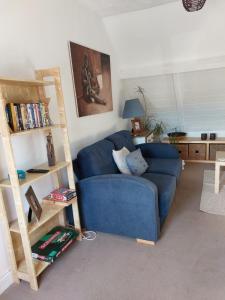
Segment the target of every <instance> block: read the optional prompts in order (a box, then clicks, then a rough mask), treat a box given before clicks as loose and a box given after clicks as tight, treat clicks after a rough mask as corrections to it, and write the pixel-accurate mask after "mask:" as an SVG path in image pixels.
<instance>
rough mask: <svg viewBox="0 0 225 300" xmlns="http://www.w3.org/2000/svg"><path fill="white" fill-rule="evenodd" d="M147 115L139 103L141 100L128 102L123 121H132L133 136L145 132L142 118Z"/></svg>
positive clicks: (125, 106)
mask: <svg viewBox="0 0 225 300" xmlns="http://www.w3.org/2000/svg"><path fill="white" fill-rule="evenodd" d="M144 115H145V111H144V109H143V107H142V105H141V103H140V101H139V99H130V100H126V102H125V105H124V109H123V116H122V117H123V119H131V118H133V120H131V123H132V134H133V135H138V134H140V133H141V132H142V131H143V128H142V125H141V120H140V117H143V116H144Z"/></svg>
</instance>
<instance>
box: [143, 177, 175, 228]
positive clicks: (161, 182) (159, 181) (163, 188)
mask: <svg viewBox="0 0 225 300" xmlns="http://www.w3.org/2000/svg"><path fill="white" fill-rule="evenodd" d="M142 177H144V178H146V179H148V180H150V181H152V182H153V183H154V184H155V185H156V186H157V189H158V199H159V218H160V224H163V222H164V221H165V219H166V217H167V215H168V213H169V209H170V206H171V204H172V201H173V197H174V194H175V191H176V177H174V176H170V175H165V174H153V173H144V174H143V175H142Z"/></svg>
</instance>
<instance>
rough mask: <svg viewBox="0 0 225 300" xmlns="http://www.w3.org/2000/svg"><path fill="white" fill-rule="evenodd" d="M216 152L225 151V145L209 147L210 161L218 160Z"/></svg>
mask: <svg viewBox="0 0 225 300" xmlns="http://www.w3.org/2000/svg"><path fill="white" fill-rule="evenodd" d="M216 151H225V145H223V144H211V145H209V159H210V160H216Z"/></svg>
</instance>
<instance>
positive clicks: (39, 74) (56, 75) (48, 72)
mask: <svg viewBox="0 0 225 300" xmlns="http://www.w3.org/2000/svg"><path fill="white" fill-rule="evenodd" d="M35 73H36V79H38V80H44V77H52V78H53V79H54V82H55V90H56V98H57V104H58V110H59V118H60V124H63V125H64V126H62V132H63V147H64V153H65V159H66V161H67V162H68V163H69V165H68V167H67V174H68V181H69V188H70V189H75V178H74V172H73V164H72V157H71V152H70V142H69V135H68V129H67V121H66V113H65V104H64V96H63V92H62V85H61V77H60V69H59V68H52V69H44V70H37V71H36V72H35ZM72 210H73V218H74V225H75V228H76V229H77V230H79V231H81V226H80V217H79V210H78V203H77V201H75V203H73V204H72Z"/></svg>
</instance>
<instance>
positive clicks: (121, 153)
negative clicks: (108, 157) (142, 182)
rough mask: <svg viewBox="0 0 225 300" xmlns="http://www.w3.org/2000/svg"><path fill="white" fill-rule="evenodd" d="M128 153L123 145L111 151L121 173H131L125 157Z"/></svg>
mask: <svg viewBox="0 0 225 300" xmlns="http://www.w3.org/2000/svg"><path fill="white" fill-rule="evenodd" d="M129 153H130V151H129V150H128V149H127V148H126V147H123V148H122V149H120V150H113V151H112V156H113V159H114V161H115V163H116V165H117V167H118V169H119V170H120V172H121V173H122V174H128V175H131V171H130V169H129V168H128V165H127V161H126V157H127V155H128V154H129ZM143 173H144V172H143Z"/></svg>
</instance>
